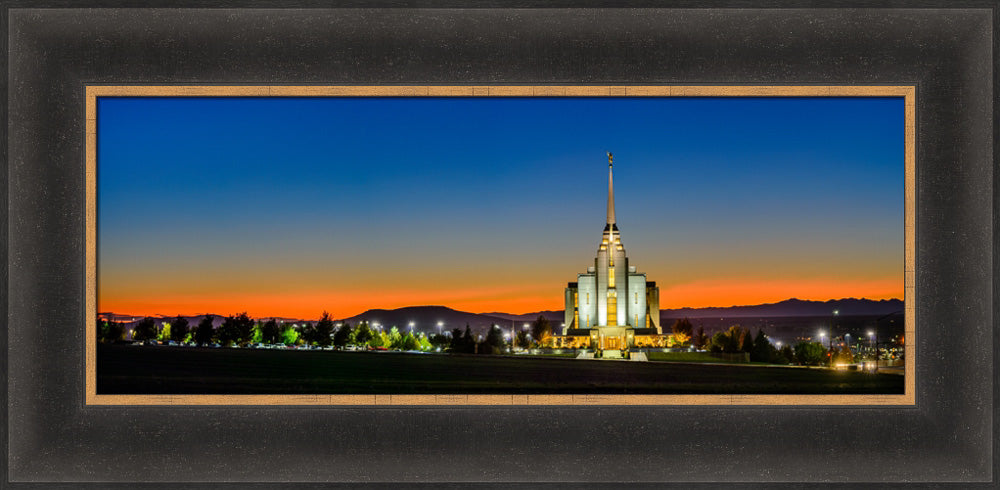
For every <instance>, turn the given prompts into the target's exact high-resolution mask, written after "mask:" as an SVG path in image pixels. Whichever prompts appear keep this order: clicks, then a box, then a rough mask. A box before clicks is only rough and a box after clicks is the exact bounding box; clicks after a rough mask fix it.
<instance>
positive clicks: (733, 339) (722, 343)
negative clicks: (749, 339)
mask: <svg viewBox="0 0 1000 490" xmlns="http://www.w3.org/2000/svg"><path fill="white" fill-rule="evenodd" d="M745 337H746V331H744V330H743V329H742V328H741V327H740V326H739V325H733V326H731V327H729V330H726V331H724V332H719V333H717V334H715V335H713V336H712V340H711V342H710V343H709V349H708V350H709V351H711V352H729V353H734V352H741V349H742V346H743V340H744V338H745Z"/></svg>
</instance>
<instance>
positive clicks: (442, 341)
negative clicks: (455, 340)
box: [428, 333, 451, 349]
mask: <svg viewBox="0 0 1000 490" xmlns="http://www.w3.org/2000/svg"><path fill="white" fill-rule="evenodd" d="M428 340H430V343H431V345H432V346H434V347H440V348H442V349H446V348H448V346H449V345H451V339H449V338H448V336H447V335H445V334H441V333H436V334H433V335H431V336H430V338H429V339H428Z"/></svg>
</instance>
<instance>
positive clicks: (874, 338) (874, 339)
mask: <svg viewBox="0 0 1000 490" xmlns="http://www.w3.org/2000/svg"><path fill="white" fill-rule="evenodd" d="M868 344H869V348H871V347H873V346H874V354H873V356H874V358H875V363H874V365H873V367H872V372H873V373H877V372H878V334H877V333H876V332H875V331H874V330H870V331H869V332H868Z"/></svg>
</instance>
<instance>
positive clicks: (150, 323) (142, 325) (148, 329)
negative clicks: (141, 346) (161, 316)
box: [132, 316, 156, 341]
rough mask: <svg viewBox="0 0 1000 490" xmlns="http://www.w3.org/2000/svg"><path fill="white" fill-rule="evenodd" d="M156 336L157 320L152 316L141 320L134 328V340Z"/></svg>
mask: <svg viewBox="0 0 1000 490" xmlns="http://www.w3.org/2000/svg"><path fill="white" fill-rule="evenodd" d="M155 337H156V321H155V320H153V319H152V318H150V317H148V316H147V317H146V318H143V319H142V320H139V321H138V322H137V323H136V324H135V326H134V327H133V328H132V340H140V341H142V340H149V339H153V338H155Z"/></svg>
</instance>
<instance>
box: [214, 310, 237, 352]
mask: <svg viewBox="0 0 1000 490" xmlns="http://www.w3.org/2000/svg"><path fill="white" fill-rule="evenodd" d="M215 335H216V337H217V338H218V339H219V343H220V344H222V345H229V344H234V343H237V342H238V341H239V338H240V330H239V328H237V326H236V317H235V316H233V315H229V316H227V317H226V318H225V319H224V320H222V325H219V329H218V330H217V331H216V332H215Z"/></svg>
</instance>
